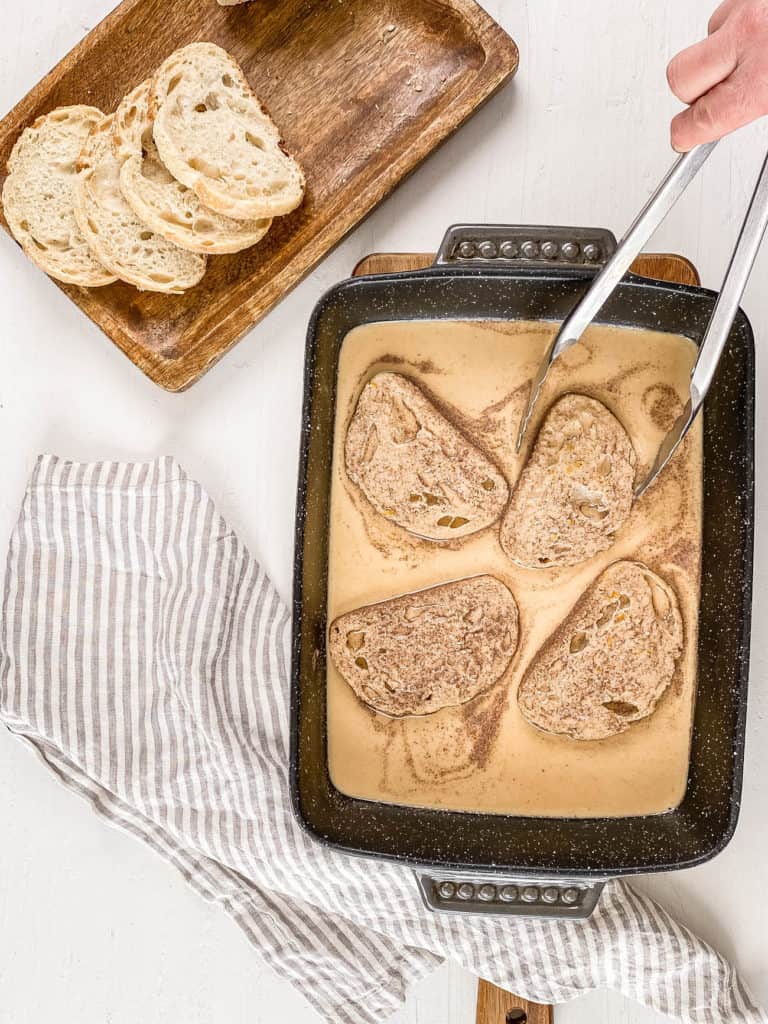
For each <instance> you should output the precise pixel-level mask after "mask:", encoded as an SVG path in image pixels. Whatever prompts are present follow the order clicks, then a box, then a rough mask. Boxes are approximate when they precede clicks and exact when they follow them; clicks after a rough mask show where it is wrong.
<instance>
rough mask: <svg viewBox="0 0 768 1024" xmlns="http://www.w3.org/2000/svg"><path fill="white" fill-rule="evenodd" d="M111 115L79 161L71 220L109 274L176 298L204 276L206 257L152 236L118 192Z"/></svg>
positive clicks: (90, 139)
mask: <svg viewBox="0 0 768 1024" xmlns="http://www.w3.org/2000/svg"><path fill="white" fill-rule="evenodd" d="M113 120H114V115H112V116H110V117H105V118H104V119H103V120H102V121H100V122H99V124H97V125H95V126H94V128H93V129H92V131H91V133H90V134H89V136H88V138H87V139H86V141H85V145H84V146H83V150H82V153H81V154H80V159H79V160H78V174H77V186H76V188H75V217H76V219H77V223H78V225H79V227H80V230H81V231H82V233H83V234H84V235H85V238H86V241H87V242H88V244H89V245H90V247H91V249H93V251H94V252H95V253H96V255H97V256H98V258H99V259H100V260H101V262H102V263H103V264H104V266H105V267H107V268H108V269H109V270H110V271H111V272H112V273H113V274H117V276H118V277H119V278H121V280H123V281H127V282H128V283H129V284H132V285H135V286H136V287H137V288H139V289H141V290H143V291H154V292H165V293H168V294H179V293H180V292H183V291H186V289H187V288H191V287H192V286H193V285H195V284H197V283H198V281H199V280H200V279H201V277H202V276H203V274H204V273H205V264H206V259H205V256H200V255H198V254H197V253H191V252H187V251H186V250H185V249H180V248H179V247H178V246H177V245H174V244H173V243H172V242H168V241H166V239H164V238H161V237H160V235H156V234H155V233H154V232H153V231H151V230H150V229H149V228H148V227H147V225H146V224H142V222H141V221H140V220H139V219H138V217H137V216H136V214H135V213H134V212H133V210H132V209H131V208H130V206H129V205H128V203H127V202H126V201H125V198H124V197H123V193H122V191H121V189H120V166H119V164H118V161H117V158H116V157H115V155H114V153H113V151H112V125H113Z"/></svg>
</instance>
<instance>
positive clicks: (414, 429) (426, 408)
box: [344, 373, 508, 541]
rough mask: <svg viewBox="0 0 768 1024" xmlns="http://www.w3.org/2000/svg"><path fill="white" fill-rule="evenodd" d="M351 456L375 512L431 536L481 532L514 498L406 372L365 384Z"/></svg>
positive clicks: (354, 475) (350, 469)
mask: <svg viewBox="0 0 768 1024" xmlns="http://www.w3.org/2000/svg"><path fill="white" fill-rule="evenodd" d="M344 454H345V462H346V468H347V475H348V476H349V478H350V480H352V482H353V483H354V484H356V485H357V486H358V487H359V488H360V490H361V491H362V492H363V494H364V495H365V496H366V498H367V499H368V501H370V503H371V504H372V505H373V507H374V508H375V509H376V511H377V512H379V513H380V514H381V515H382V516H385V517H386V518H387V519H390V520H391V521H392V522H393V523H397V524H398V526H402V527H403V528H404V529H406V530H408V531H410V532H411V533H415V534H417V535H418V536H420V537H424V538H426V539H427V540H436V541H439V540H453V539H455V538H457V537H466V536H467V535H469V534H471V533H476V532H477V531H478V530H482V529H484V528H485V527H487V526H490V525H491V524H492V523H494V522H496V520H497V519H498V518H499V516H500V515H501V513H502V510H503V508H504V505H505V504H506V501H507V496H508V489H507V482H506V480H505V479H504V477H503V476H502V475H501V473H500V472H499V470H498V469H497V468H496V466H495V465H494V464H493V463H492V462H491V461H490V459H488V458H486V456H485V455H484V454H483V453H482V452H481V451H480V450H479V449H478V448H476V447H475V446H474V445H473V444H472V443H471V441H469V440H468V439H467V438H466V437H465V436H464V435H463V434H462V433H461V431H459V430H458V429H457V428H456V427H455V426H454V425H453V424H452V423H451V422H450V421H449V420H447V419H446V418H445V416H443V414H442V413H441V412H440V411H439V410H438V409H437V408H436V407H435V406H434V405H433V403H432V402H431V401H430V400H429V399H428V398H427V397H426V395H425V394H424V393H423V392H422V390H421V389H420V388H419V387H417V386H416V385H415V384H414V383H412V381H410V380H409V379H408V378H407V377H403V376H402V375H401V374H399V373H377V374H376V376H375V377H373V378H371V380H369V381H368V383H367V384H366V385H365V387H364V388H363V390H362V392H361V394H360V397H359V399H358V402H357V408H356V409H355V412H354V415H353V417H352V420H351V422H350V424H349V429H348V431H347V438H346V444H345V446H344Z"/></svg>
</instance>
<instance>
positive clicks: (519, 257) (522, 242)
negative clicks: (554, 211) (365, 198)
mask: <svg viewBox="0 0 768 1024" xmlns="http://www.w3.org/2000/svg"><path fill="white" fill-rule="evenodd" d="M615 251H616V238H615V236H614V234H613V232H611V231H608V230H607V229H606V228H564V227H543V226H541V225H508V224H453V225H452V226H451V227H449V228H448V230H447V231H446V233H445V237H444V238H443V241H442V243H441V244H440V249H439V251H438V253H437V256H436V257H435V266H446V265H449V266H457V265H458V266H472V267H479V266H482V267H486V268H487V267H488V266H499V267H540V268H542V269H547V268H550V267H552V268H553V267H558V268H560V267H575V268H577V269H581V270H583V269H585V268H590V269H597V268H598V267H601V266H602V265H603V264H604V263H605V262H606V261H607V260H609V259H610V258H611V256H613V254H614V252H615Z"/></svg>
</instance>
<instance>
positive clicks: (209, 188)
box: [151, 43, 304, 220]
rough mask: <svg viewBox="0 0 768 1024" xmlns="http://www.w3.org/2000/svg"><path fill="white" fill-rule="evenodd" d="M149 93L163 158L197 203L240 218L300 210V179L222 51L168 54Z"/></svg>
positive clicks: (197, 46)
mask: <svg viewBox="0 0 768 1024" xmlns="http://www.w3.org/2000/svg"><path fill="white" fill-rule="evenodd" d="M152 88H153V92H152V101H151V116H152V117H153V118H154V137H155V142H156V144H157V149H158V152H159V154H160V159H161V160H162V161H163V163H164V164H165V166H166V167H167V168H168V170H169V171H170V172H171V174H172V175H173V176H174V178H176V179H178V181H180V182H181V183H182V184H183V185H187V186H188V187H189V188H191V189H192V190H193V191H194V192H195V194H196V195H197V197H198V198H199V199H200V201H201V202H202V203H204V204H205V205H206V206H208V207H210V208H211V209H212V210H216V211H217V212H218V213H221V214H224V216H225V217H234V218H235V219H237V220H255V219H257V218H260V217H278V216H281V215H283V214H286V213H290V212H291V210H294V209H295V208H296V207H297V206H298V205H299V203H300V202H301V200H302V198H303V196H304V174H303V172H302V170H301V168H300V167H299V165H298V164H297V163H296V161H295V160H294V159H293V157H291V156H288V154H287V153H285V152H284V151H283V149H282V148H281V143H280V133H279V131H278V128H277V126H276V125H275V123H274V121H273V120H272V119H271V118H270V117H269V115H268V114H267V113H266V112H265V111H264V110H263V109H262V106H261V104H260V103H259V101H258V99H257V98H256V97H255V96H254V94H253V92H252V91H251V88H250V86H249V85H248V82H247V81H246V78H245V75H244V74H243V72H242V70H241V68H240V65H239V64H238V63H237V61H235V60H234V59H233V58H232V57H230V55H229V54H228V53H227V52H226V51H225V50H222V49H221V47H220V46H216V45H215V44H214V43H191V44H190V45H189V46H184V47H182V49H180V50H177V51H176V52H175V53H172V54H171V55H170V57H168V58H167V59H166V60H165V61H164V62H163V63H162V64H161V65H160V67H159V68H158V70H157V73H156V75H155V78H154V81H153V87H152Z"/></svg>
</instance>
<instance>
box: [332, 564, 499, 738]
mask: <svg viewBox="0 0 768 1024" xmlns="http://www.w3.org/2000/svg"><path fill="white" fill-rule="evenodd" d="M517 642H518V613H517V604H516V603H515V599H514V597H513V596H512V594H511V593H510V592H509V590H508V589H507V588H506V587H505V586H504V584H503V583H501V582H500V581H499V580H497V579H495V578H494V577H493V576H475V577H473V578H471V579H465V580H459V581H457V582H455V583H443V584H441V585H440V586H437V587H430V588H429V589H428V590H420V591H417V592H416V593H412V594H405V595H404V596H403V597H396V598H393V599H392V600H390V601H382V602H381V603H380V604H372V605H368V606H367V607H364V608H358V609H357V610H356V611H353V612H349V613H348V614H346V615H341V616H340V617H339V618H338V619H336V620H335V621H334V622H333V623H332V625H331V628H330V636H329V649H330V652H331V657H332V658H333V661H334V664H335V665H336V667H337V668H338V670H339V672H340V673H341V674H342V676H343V677H344V678H345V679H346V681H347V682H348V683H349V685H350V686H351V687H352V689H353V690H354V691H355V693H356V694H357V696H358V697H359V698H360V700H362V701H364V702H365V703H366V704H369V705H370V706H371V707H372V708H375V710H376V711H380V712H381V713H382V714H385V715H390V716H391V717H393V718H398V717H401V716H403V715H428V714H431V713H432V712H434V711H439V710H440V709H441V708H445V707H450V706H453V705H456V704H464V703H465V702H466V701H468V700H472V698H473V697H476V696H477V695H478V694H480V693H483V692H484V691H485V690H488V689H489V688H490V687H491V686H493V685H494V683H496V682H498V680H499V679H500V678H501V677H502V676H503V674H504V673H505V672H506V670H507V668H508V667H509V663H510V661H511V660H512V656H513V655H514V653H515V650H516V649H517Z"/></svg>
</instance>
